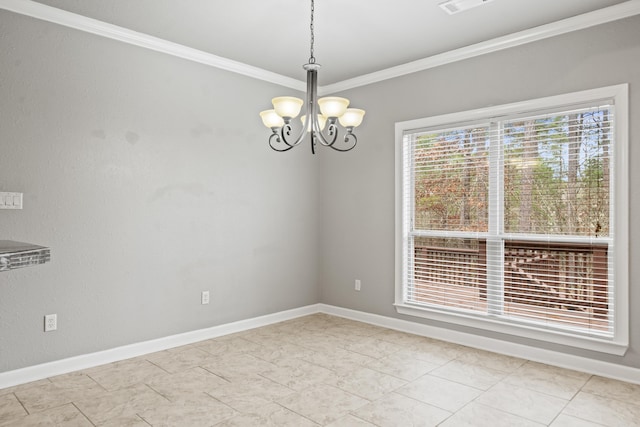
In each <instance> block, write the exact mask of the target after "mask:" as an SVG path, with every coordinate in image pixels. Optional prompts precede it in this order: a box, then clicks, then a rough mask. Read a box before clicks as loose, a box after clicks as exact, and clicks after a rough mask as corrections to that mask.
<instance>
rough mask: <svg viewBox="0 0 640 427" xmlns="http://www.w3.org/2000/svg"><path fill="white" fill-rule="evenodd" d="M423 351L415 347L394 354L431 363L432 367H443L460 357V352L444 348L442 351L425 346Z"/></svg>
mask: <svg viewBox="0 0 640 427" xmlns="http://www.w3.org/2000/svg"><path fill="white" fill-rule="evenodd" d="M422 347H423V348H422V349H420V350H419V349H416V347H414V346H407V347H404V348H403V349H402V350H400V351H398V352H397V353H394V354H395V355H396V356H401V357H406V358H407V359H416V360H422V361H423V362H427V363H431V364H432V365H436V366H442V365H446V364H447V363H449V362H451V361H452V360H454V359H455V358H457V357H458V356H459V354H460V353H459V352H457V351H452V350H447V348H446V347H445V348H443V349H442V351H440V349H438V347H437V346H435V345H433V344H431V345H426V344H425V345H423V346H422Z"/></svg>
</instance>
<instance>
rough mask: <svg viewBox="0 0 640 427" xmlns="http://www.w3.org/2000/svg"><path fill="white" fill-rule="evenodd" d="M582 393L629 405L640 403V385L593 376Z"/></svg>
mask: <svg viewBox="0 0 640 427" xmlns="http://www.w3.org/2000/svg"><path fill="white" fill-rule="evenodd" d="M582 391H584V392H587V393H591V394H596V395H598V396H602V397H607V398H611V399H617V400H622V401H624V402H629V403H636V404H638V403H640V385H638V384H630V383H625V382H622V381H617V380H612V379H609V378H603V377H598V376H593V377H591V379H590V380H589V381H588V382H587V384H586V385H585V386H584V387H583V388H582Z"/></svg>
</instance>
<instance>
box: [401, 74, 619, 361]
mask: <svg viewBox="0 0 640 427" xmlns="http://www.w3.org/2000/svg"><path fill="white" fill-rule="evenodd" d="M628 91H629V89H628V85H627V84H620V85H614V86H607V87H602V88H597V89H590V90H584V91H580V92H572V93H567V94H561V95H555V96H549V97H545V98H539V99H534V100H528V101H523V102H516V103H511V104H505V105H499V106H492V107H487V108H480V109H476V110H469V111H462V112H456V113H450V114H444V115H439V116H433V117H427V118H422V119H416V120H409V121H403V122H398V123H396V125H395V143H396V147H395V188H396V197H395V204H396V206H395V208H396V211H395V235H396V236H395V237H396V241H395V252H396V253H395V274H396V277H395V302H394V306H395V308H396V311H397V312H398V313H399V314H403V315H409V316H415V317H421V318H426V319H431V320H436V321H440V322H445V323H450V324H455V325H461V326H467V327H473V328H477V329H482V330H485V331H489V332H497V333H503V334H509V335H515V336H518V337H524V338H529V339H534V340H540V341H545V342H549V343H555V344H562V345H567V346H571V347H576V348H581V349H586V350H593V351H597V352H602V353H608V354H614V355H620V356H621V355H624V354H625V353H626V351H627V349H628V347H629V234H628V231H629V166H628V159H629V155H628V152H629V105H628ZM604 100H606V101H607V102H610V101H611V100H613V104H614V106H615V122H614V125H613V127H612V131H613V135H614V144H615V146H614V150H613V158H612V161H613V162H614V165H615V167H614V170H613V176H612V179H613V197H611V199H610V203H611V206H615V209H614V212H613V216H612V217H611V219H612V222H613V223H614V224H615V226H614V227H613V236H610V238H611V239H612V240H613V242H614V244H615V253H616V256H615V257H613V259H612V262H611V266H612V270H613V271H612V272H611V273H610V274H612V275H613V277H615V283H614V285H613V286H615V291H614V293H613V294H614V295H613V301H612V303H613V305H614V307H615V310H614V318H613V337H612V338H608V337H594V336H586V335H579V334H574V333H571V331H563V330H559V329H558V330H556V329H546V328H542V327H538V326H536V325H532V324H528V323H519V322H515V321H507V320H505V319H499V318H495V317H493V318H492V317H491V316H490V315H474V314H473V313H466V312H463V311H455V310H451V309H446V308H444V307H442V308H439V307H423V306H416V305H413V304H408V303H407V302H406V300H405V292H406V290H405V283H404V278H405V277H407V272H408V268H409V262H410V260H409V259H408V258H409V257H408V254H407V253H406V251H405V247H406V245H405V243H406V241H405V239H406V237H407V235H408V230H405V229H404V224H405V223H406V222H405V221H404V218H405V215H407V213H406V212H404V210H403V206H404V205H405V203H404V199H403V197H404V193H403V187H404V185H405V183H404V170H405V169H406V168H407V165H406V161H407V158H408V156H407V153H406V152H405V148H406V147H405V143H404V135H405V134H406V133H410V132H412V131H418V130H420V129H425V128H431V127H453V126H466V125H467V124H469V123H473V122H490V121H495V120H500V119H501V116H505V115H509V116H514V115H529V114H532V113H537V112H539V111H541V110H550V111H553V110H556V109H557V110H561V109H564V108H572V107H574V106H576V105H580V104H585V103H597V102H599V101H604ZM412 179H413V178H412ZM501 209H502V208H501ZM449 234H451V235H454V234H455V232H453V233H449ZM465 234H466V233H465ZM610 277H611V276H610Z"/></svg>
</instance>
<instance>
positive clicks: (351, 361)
mask: <svg viewBox="0 0 640 427" xmlns="http://www.w3.org/2000/svg"><path fill="white" fill-rule="evenodd" d="M305 360H306V361H307V362H310V363H313V364H315V365H318V366H322V367H323V368H327V369H331V370H332V371H334V372H336V373H337V374H340V375H342V374H348V373H350V372H353V371H355V370H356V369H359V368H362V367H365V366H367V365H368V364H369V363H371V362H373V361H374V360H376V359H374V358H372V357H369V356H365V355H364V354H360V353H354V352H352V351H349V350H344V349H342V348H336V349H334V350H333V351H330V352H316V353H314V354H313V355H311V356H310V357H308V358H306V359H305Z"/></svg>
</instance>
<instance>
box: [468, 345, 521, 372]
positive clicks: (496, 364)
mask: <svg viewBox="0 0 640 427" xmlns="http://www.w3.org/2000/svg"><path fill="white" fill-rule="evenodd" d="M456 360H459V361H461V362H465V363H468V364H471V365H478V366H482V367H484V368H489V369H495V370H496V371H502V372H508V373H511V372H514V371H515V370H517V369H518V368H519V367H521V366H522V365H524V364H525V363H526V362H527V361H526V360H525V359H519V358H517V357H511V356H505V355H502V354H497V353H492V352H490V351H484V350H477V349H473V348H470V349H467V350H465V351H463V352H461V353H460V354H459V355H458V357H457V359H456Z"/></svg>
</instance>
